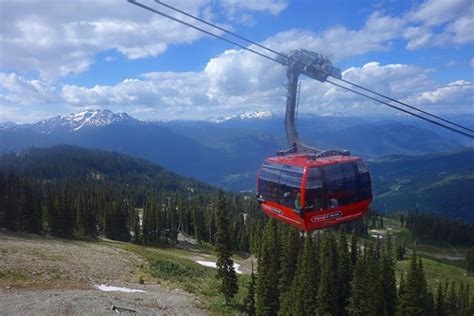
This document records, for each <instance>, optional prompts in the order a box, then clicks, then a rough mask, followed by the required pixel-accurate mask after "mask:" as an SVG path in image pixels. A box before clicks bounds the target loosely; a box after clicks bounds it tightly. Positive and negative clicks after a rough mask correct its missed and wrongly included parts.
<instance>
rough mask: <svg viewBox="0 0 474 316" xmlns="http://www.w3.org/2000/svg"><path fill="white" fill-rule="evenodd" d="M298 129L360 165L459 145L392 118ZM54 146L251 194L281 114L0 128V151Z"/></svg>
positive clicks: (103, 115) (274, 144)
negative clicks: (140, 162) (126, 159)
mask: <svg viewBox="0 0 474 316" xmlns="http://www.w3.org/2000/svg"><path fill="white" fill-rule="evenodd" d="M298 128H299V129H300V132H301V134H302V136H303V138H304V139H305V141H307V142H308V143H309V144H311V145H315V146H317V147H319V148H323V149H327V148H344V149H349V150H350V151H351V152H352V153H353V154H356V155H360V156H362V157H364V158H365V159H375V158H377V157H380V156H383V155H390V154H403V155H421V154H429V153H439V152H449V151H456V150H461V149H463V148H465V146H466V144H467V143H465V142H464V140H462V139H459V138H456V139H453V138H450V137H448V136H445V135H444V134H443V135H440V134H438V133H437V132H435V131H433V130H431V129H429V128H427V127H425V126H424V125H420V124H419V123H418V122H416V123H415V122H410V121H404V120H399V119H398V120H386V119H384V120H381V119H361V118H354V117H347V116H344V115H337V114H334V113H330V114H327V115H324V116H323V115H312V114H301V115H300V117H299V120H298ZM57 144H70V145H76V146H81V147H86V148H93V149H103V150H110V151H117V152H121V153H125V154H129V155H132V156H136V157H140V158H145V159H147V160H150V161H153V162H156V163H158V164H160V165H162V166H163V167H165V168H167V169H169V170H171V171H174V172H177V173H178V174H181V175H184V176H190V177H194V178H196V179H199V180H202V181H205V182H207V183H210V184H214V185H217V186H220V187H223V188H226V189H231V190H235V191H241V190H254V187H255V174H256V172H257V170H258V168H259V166H260V164H261V162H262V161H263V159H264V158H265V157H268V156H273V155H275V153H276V152H277V151H278V150H279V149H283V148H286V147H287V144H286V138H285V133H284V125H283V115H282V114H279V113H272V112H251V113H243V114H240V115H236V116H232V117H227V118H225V119H220V120H214V121H213V122H211V121H171V122H146V121H140V120H137V119H135V118H133V117H131V116H129V115H128V114H126V113H113V112H111V111H109V110H88V111H82V112H79V113H74V114H70V115H65V116H57V117H53V118H51V119H48V120H43V121H40V122H38V123H35V124H14V123H7V124H5V123H4V124H0V152H10V151H14V152H18V151H22V150H24V149H26V148H30V147H50V146H54V145H57ZM468 145H469V144H468Z"/></svg>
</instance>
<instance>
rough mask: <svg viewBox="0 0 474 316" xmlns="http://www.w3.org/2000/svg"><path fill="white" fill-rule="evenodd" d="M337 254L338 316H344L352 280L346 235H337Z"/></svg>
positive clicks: (343, 233)
mask: <svg viewBox="0 0 474 316" xmlns="http://www.w3.org/2000/svg"><path fill="white" fill-rule="evenodd" d="M337 252H338V267H337V277H338V280H337V281H338V282H337V283H338V284H337V285H338V289H337V292H338V301H337V304H338V306H339V307H340V311H339V313H340V315H346V314H347V312H346V307H347V305H348V303H349V295H350V287H351V279H352V268H353V266H352V260H351V255H350V254H349V251H348V249H347V238H346V233H345V232H342V233H340V235H339V242H338V244H337Z"/></svg>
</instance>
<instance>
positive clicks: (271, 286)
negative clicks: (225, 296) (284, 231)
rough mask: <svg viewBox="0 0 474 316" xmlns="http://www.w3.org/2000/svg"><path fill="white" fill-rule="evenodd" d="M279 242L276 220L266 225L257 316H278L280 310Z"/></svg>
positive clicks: (260, 256)
mask: <svg viewBox="0 0 474 316" xmlns="http://www.w3.org/2000/svg"><path fill="white" fill-rule="evenodd" d="M279 249H280V247H279V240H278V227H277V223H276V220H274V219H270V220H269V221H268V222H267V224H266V225H265V229H264V231H263V238H262V242H261V246H260V251H259V261H258V266H257V276H258V278H257V295H256V311H257V315H262V316H265V315H276V314H277V313H278V309H279V296H280V295H279V293H278V288H279V286H278V272H279V270H280V268H279V258H280V254H279Z"/></svg>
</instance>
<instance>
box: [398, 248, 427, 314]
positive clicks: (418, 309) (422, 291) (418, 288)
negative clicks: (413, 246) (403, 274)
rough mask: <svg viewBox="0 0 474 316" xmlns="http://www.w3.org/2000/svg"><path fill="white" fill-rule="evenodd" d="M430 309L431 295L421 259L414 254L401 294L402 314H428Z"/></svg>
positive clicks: (400, 310) (400, 309)
mask: <svg viewBox="0 0 474 316" xmlns="http://www.w3.org/2000/svg"><path fill="white" fill-rule="evenodd" d="M428 309H429V296H428V290H427V285H426V279H425V275H424V271H423V264H422V262H421V259H417V257H416V255H415V254H413V256H412V259H411V262H410V267H409V269H408V273H407V279H406V285H405V287H404V290H403V294H402V295H401V296H400V301H399V313H400V314H401V315H414V316H417V315H426V314H427V311H428Z"/></svg>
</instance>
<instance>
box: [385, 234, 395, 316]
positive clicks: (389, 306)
mask: <svg viewBox="0 0 474 316" xmlns="http://www.w3.org/2000/svg"><path fill="white" fill-rule="evenodd" d="M382 288H383V291H382V292H383V303H384V308H383V310H384V315H387V316H393V315H395V312H396V307H397V285H396V280H395V262H394V260H393V255H392V239H391V236H390V235H387V237H386V243H385V248H384V252H383V256H382Z"/></svg>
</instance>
